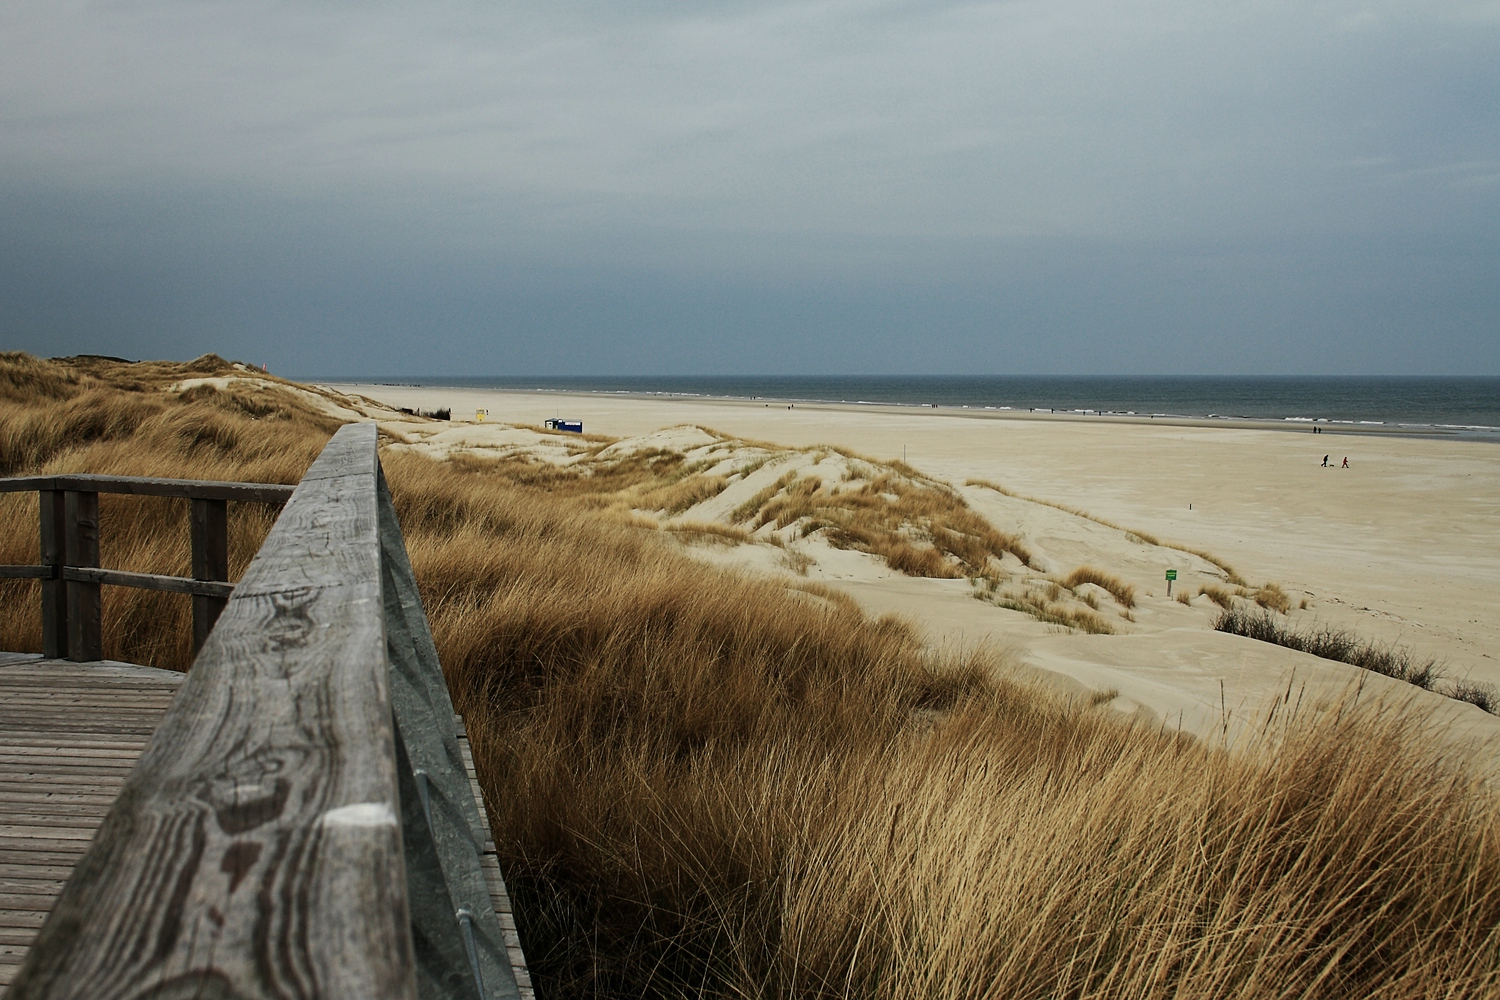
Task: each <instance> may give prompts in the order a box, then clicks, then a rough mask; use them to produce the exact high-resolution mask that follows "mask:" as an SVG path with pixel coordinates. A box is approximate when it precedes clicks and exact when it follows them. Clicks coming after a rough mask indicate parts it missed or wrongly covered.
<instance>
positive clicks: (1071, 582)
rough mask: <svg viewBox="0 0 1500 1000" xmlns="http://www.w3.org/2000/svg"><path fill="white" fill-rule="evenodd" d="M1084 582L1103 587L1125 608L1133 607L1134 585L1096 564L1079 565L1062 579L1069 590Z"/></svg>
mask: <svg viewBox="0 0 1500 1000" xmlns="http://www.w3.org/2000/svg"><path fill="white" fill-rule="evenodd" d="M1085 583H1092V584H1093V585H1094V586H1096V587H1102V588H1104V589H1105V590H1107V591H1109V593H1110V595H1111V596H1112V597H1114V599H1115V600H1117V601H1119V602H1120V603H1121V604H1122V605H1124V606H1125V607H1127V608H1133V607H1135V587H1134V586H1133V585H1132V584H1129V583H1126V582H1125V581H1124V580H1122V579H1120V578H1119V577H1118V576H1116V575H1115V574H1113V573H1110V572H1106V571H1105V570H1102V569H1100V568H1099V567H1097V566H1079V567H1078V568H1077V569H1075V570H1073V572H1071V573H1069V574H1068V575H1067V577H1065V578H1064V579H1063V581H1062V585H1063V586H1064V587H1067V588H1068V589H1069V590H1074V589H1076V588H1078V587H1080V586H1082V585H1083V584H1085Z"/></svg>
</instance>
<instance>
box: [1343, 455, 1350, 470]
mask: <svg viewBox="0 0 1500 1000" xmlns="http://www.w3.org/2000/svg"><path fill="white" fill-rule="evenodd" d="M1344 468H1346V469H1347V468H1349V456H1348V455H1345V456H1344Z"/></svg>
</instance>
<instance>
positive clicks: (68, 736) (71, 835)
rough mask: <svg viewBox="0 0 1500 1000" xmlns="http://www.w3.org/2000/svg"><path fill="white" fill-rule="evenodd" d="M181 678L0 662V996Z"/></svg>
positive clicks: (127, 669)
mask: <svg viewBox="0 0 1500 1000" xmlns="http://www.w3.org/2000/svg"><path fill="white" fill-rule="evenodd" d="M183 676H184V675H182V674H179V673H175V672H173V671H170V670H157V669H156V668H154V667H137V666H134V665H132V664H128V663H116V662H113V661H109V660H106V661H103V662H95V663H73V662H71V661H69V660H43V659H42V658H41V657H39V656H36V655H27V654H20V653H0V987H3V986H8V985H9V984H10V981H11V977H12V976H13V975H14V974H15V971H16V967H17V966H18V965H20V963H21V958H22V956H23V955H25V953H26V949H27V947H28V946H30V944H31V940H32V938H34V937H35V936H36V932H37V929H38V928H40V927H41V926H42V921H43V920H44V919H46V916H47V912H48V911H49V910H51V909H52V903H53V901H54V900H55V899H57V896H58V894H59V893H60V892H62V886H63V882H64V881H65V880H66V879H67V878H68V875H69V874H70V873H71V872H72V871H73V865H74V864H75V863H77V861H78V859H79V858H81V857H83V852H84V849H85V848H87V847H88V845H89V841H90V840H91V839H92V838H93V836H94V831H95V830H96V829H98V827H99V824H100V823H101V822H102V821H103V819H104V814H105V813H106V812H108V811H109V807H110V804H111V803H113V802H114V800H115V796H116V795H118V794H119V792H120V787H121V786H122V785H124V783H125V776H126V775H127V774H129V773H130V768H131V767H132V766H134V764H135V761H136V758H137V757H139V756H140V755H141V751H142V750H144V749H145V747H146V741H147V740H148V739H150V737H151V733H152V732H153V731H155V729H156V725H157V723H158V722H160V721H161V717H162V715H163V714H164V713H165V712H166V710H167V705H169V704H170V703H171V701H172V696H173V695H175V694H176V693H177V687H178V685H180V684H181V683H182V681H183Z"/></svg>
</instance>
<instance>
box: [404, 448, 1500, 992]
mask: <svg viewBox="0 0 1500 1000" xmlns="http://www.w3.org/2000/svg"><path fill="white" fill-rule="evenodd" d="M425 463H426V460H424V459H416V458H403V459H400V460H397V459H394V458H393V459H392V460H391V462H390V463H389V465H388V472H389V475H390V478H391V482H392V485H393V489H395V490H396V492H397V495H398V506H399V507H400V510H401V516H402V521H403V525H405V527H406V530H407V535H408V540H409V544H410V545H411V547H412V553H413V559H414V562H415V564H416V566H417V572H418V576H419V578H420V579H421V580H422V586H423V589H424V593H425V595H426V601H427V605H428V608H429V613H430V616H431V619H432V622H433V627H434V631H435V634H436V636H437V638H438V644H439V648H440V649H442V650H443V655H444V662H445V667H446V669H447V671H448V673H449V677H450V682H451V684H452V687H453V689H454V691H455V693H456V694H457V696H458V698H459V700H460V706H461V709H462V710H463V711H464V713H465V715H466V718H468V719H469V720H470V725H471V728H472V729H473V731H474V737H475V741H476V746H478V748H479V750H480V758H481V766H482V768H483V771H484V774H485V780H486V784H487V786H488V787H490V788H492V789H494V790H495V791H496V792H497V793H500V794H496V795H495V796H493V797H492V799H491V803H490V804H491V808H492V810H493V811H494V812H495V814H496V815H495V819H496V829H497V830H499V831H502V833H501V834H500V837H501V839H502V840H503V841H504V843H502V845H501V847H502V851H503V852H505V854H506V872H507V876H508V878H509V879H510V881H511V883H512V885H513V887H514V888H515V890H516V893H517V901H518V909H519V910H520V912H521V913H522V917H523V921H524V928H523V929H524V934H525V941H526V944H527V947H528V954H529V956H530V959H531V961H532V962H533V967H534V968H535V969H536V971H537V973H538V975H539V977H540V981H541V982H542V983H543V984H544V988H546V989H548V990H549V991H550V992H552V993H556V994H557V995H564V996H616V995H620V996H623V995H632V996H635V995H653V996H688V995H693V996H734V997H743V996H788V997H790V996H797V997H825V996H861V997H907V996H931V997H978V996H1021V997H1027V996H1035V997H1042V996H1068V997H1152V996H1227V995H1234V996H1252V997H1258V996H1267V997H1270V996H1275V997H1313V996H1340V997H1373V996H1387V997H1407V996H1413V997H1415V996H1426V995H1437V994H1440V993H1441V994H1444V995H1451V994H1470V995H1476V996H1478V995H1484V993H1485V992H1486V991H1487V990H1488V989H1490V988H1491V987H1492V986H1494V985H1495V970H1496V968H1500V965H1497V940H1496V931H1495V927H1496V921H1497V919H1500V883H1495V882H1494V881H1493V879H1494V877H1495V876H1497V875H1500V853H1497V850H1496V848H1497V846H1500V841H1497V840H1495V838H1494V833H1495V832H1496V829H1495V822H1496V817H1495V815H1494V813H1493V808H1494V803H1493V802H1492V800H1491V799H1490V798H1489V797H1488V795H1487V793H1484V792H1483V791H1481V789H1480V786H1479V785H1478V783H1476V782H1475V781H1473V780H1471V778H1470V777H1468V776H1467V775H1466V774H1465V772H1464V770H1463V769H1462V766H1461V764H1460V762H1459V761H1456V760H1454V759H1451V758H1448V759H1444V758H1443V757H1442V756H1441V755H1439V754H1437V753H1435V752H1434V753H1427V752H1426V751H1424V750H1423V749H1422V747H1423V746H1424V745H1427V743H1426V740H1425V739H1424V737H1423V734H1422V733H1420V732H1419V731H1417V730H1415V729H1414V728H1413V725H1412V724H1411V723H1410V722H1409V721H1408V722H1404V721H1402V719H1400V718H1399V717H1396V716H1389V715H1387V716H1382V715H1381V711H1380V709H1379V707H1378V706H1363V707H1353V706H1350V705H1347V704H1346V705H1343V706H1338V707H1335V708H1334V709H1332V710H1330V711H1328V712H1326V713H1312V712H1304V713H1303V714H1302V716H1301V717H1300V718H1297V719H1295V720H1293V719H1290V716H1291V715H1292V714H1293V713H1292V712H1291V710H1290V709H1289V708H1288V707H1286V706H1282V707H1281V712H1280V713H1279V715H1278V717H1277V718H1276V719H1275V720H1274V721H1273V722H1272V723H1271V724H1269V725H1268V727H1267V730H1266V735H1265V736H1264V737H1263V741H1262V742H1260V743H1258V744H1257V745H1256V746H1255V747H1254V748H1248V747H1247V748H1243V749H1240V750H1238V751H1227V750H1224V749H1218V748H1213V747H1208V746H1204V745H1202V744H1198V743H1195V742H1193V741H1191V740H1188V739H1186V738H1181V737H1177V736H1174V735H1172V734H1163V733H1160V732H1157V731H1153V730H1142V729H1139V728H1132V727H1131V726H1130V725H1129V724H1127V723H1124V722H1122V721H1120V720H1119V719H1118V718H1116V717H1114V716H1111V715H1109V714H1101V712H1100V711H1099V710H1098V709H1093V710H1090V709H1089V708H1088V707H1087V705H1086V704H1072V703H1065V702H1060V701H1057V700H1055V699H1052V698H1049V697H1048V696H1046V695H1042V694H1039V693H1038V692H1035V691H1030V690H1027V689H1024V688H1021V687H1018V686H1015V685H1012V684H1008V683H1005V682H1003V681H997V680H996V679H995V675H994V672H993V668H994V666H995V665H994V664H993V663H992V662H988V661H986V660H985V659H984V658H983V657H977V658H975V657H971V658H969V659H967V660H965V661H959V662H947V663H941V662H935V661H933V660H932V659H930V658H929V657H928V656H927V655H926V654H924V653H923V652H922V651H921V649H920V647H919V645H918V644H917V643H916V642H915V641H914V640H913V637H912V636H911V635H910V634H909V633H908V632H906V631H905V630H904V629H902V628H901V627H900V626H898V625H896V624H894V623H889V622H887V623H869V622H866V621H864V620H862V619H861V618H860V617H859V616H858V614H856V613H853V612H851V611H849V610H847V608H846V607H839V606H821V605H808V604H806V602H803V601H797V600H794V599H791V597H790V595H788V594H787V593H786V592H785V591H784V590H782V589H781V588H777V587H774V586H771V585H769V584H766V583H753V582H749V581H746V580H740V579H736V578H733V577H725V576H723V575H721V574H718V573H716V572H714V571H711V570H708V569H707V568H705V567H699V566H697V565H692V566H687V565H684V564H682V563H681V561H680V560H678V559H677V558H675V557H673V556H672V555H671V553H670V552H669V551H667V550H663V549H660V548H659V547H656V546H653V545H652V544H651V540H652V535H653V533H651V532H642V531H639V530H631V529H628V528H627V527H625V526H623V525H619V524H616V523H613V522H609V521H595V522H589V521H587V520H582V519H579V518H577V517H576V516H573V515H571V514H570V512H569V511H567V510H566V509H561V508H559V507H558V506H557V505H555V504H543V503H537V502H536V499H535V498H534V497H531V496H527V495H525V494H517V493H514V492H506V491H503V490H497V489H496V487H495V484H494V483H493V482H490V481H486V480H484V479H483V478H481V477H473V478H469V479H464V478H460V477H459V474H458V473H456V472H451V471H449V472H443V471H439V470H436V469H433V468H431V467H429V466H428V465H427V464H425ZM455 498H460V499H455ZM455 504H457V506H455ZM496 542H499V543H500V544H495V543H496ZM487 543H488V544H487ZM1291 700H1293V701H1295V700H1296V695H1295V693H1292V694H1291ZM1455 914H1462V915H1463V916H1461V917H1460V918H1459V919H1456V920H1455V919H1454V915H1455Z"/></svg>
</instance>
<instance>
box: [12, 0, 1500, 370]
mask: <svg viewBox="0 0 1500 1000" xmlns="http://www.w3.org/2000/svg"><path fill="white" fill-rule="evenodd" d="M1497 56H1500V8H1497V7H1495V5H1494V4H1493V3H1488V4H1485V3H1448V2H1435V3H1431V4H1426V5H1422V6H1421V7H1419V8H1416V7H1412V6H1410V5H1397V4H1394V3H1387V4H1384V5H1380V4H1376V5H1360V4H1357V3H1344V2H1334V3H1326V4H1319V5H1307V4H1294V3H1290V2H1283V3H1255V2H1251V3H1248V4H1243V5H1235V6H1233V7H1232V9H1231V8H1229V7H1225V6H1224V5H1220V6H1219V7H1212V6H1208V7H1205V6H1204V5H1202V4H1194V3H1188V2H1185V0H1162V2H1149V0H1129V2H1126V3H1105V2H1102V0H1088V2H1082V0H1072V2H1070V0H1062V2H1048V3H1042V2H1035V3H1026V2H1011V3H964V4H933V3H924V4H921V5H916V4H909V3H869V2H843V3H797V4H785V3H783V4H772V3H739V4H731V3H725V4H716V5H685V4H671V3H658V4H648V5H645V6H634V7H632V8H631V9H629V10H628V11H627V10H626V9H625V8H624V7H622V6H621V5H617V4H607V5H606V4H598V5H592V4H585V3H578V4H555V3H549V4H535V5H528V4H525V3H517V4H508V5H496V4H483V5H481V4H472V5H459V4H452V5H441V6H433V5H425V6H423V7H421V8H420V9H418V8H411V7H408V6H405V5H401V6H398V5H388V6H380V5H345V4H341V3H332V2H325V3H299V4H291V3H287V4H278V3H233V4H230V3H204V2H180V3H178V2H171V3H168V2H157V3H150V2H142V3H134V4H128V5H127V4H119V5H115V4H110V5H102V4H78V3H73V4H69V3H57V2H51V3H39V2H37V3H33V2H30V0H23V2H19V3H16V4H12V5H11V7H10V8H8V12H7V31H6V32H5V33H4V34H3V35H0V92H3V93H4V95H5V100H4V101H3V102H0V135H3V136H4V141H3V142H0V226H3V231H4V233H5V239H4V240H3V241H0V268H3V270H0V325H3V331H0V332H3V334H4V339H5V341H6V342H7V343H8V344H9V345H10V346H15V347H22V348H25V349H28V350H34V351H41V352H45V353H71V352H73V351H100V352H106V353H112V354H135V355H141V356H160V355H174V356H181V355H187V354H194V353H198V352H199V351H201V350H208V349H214V350H219V351H220V352H222V353H228V354H233V355H235V356H238V357H243V358H246V359H247V360H255V361H266V362H268V363H270V364H271V365H272V366H273V367H274V368H279V369H280V370H283V371H289V372H303V373H314V372H321V373H335V372H353V371H359V372H365V373H371V374H376V373H382V372H391V373H394V372H406V373H417V372H422V373H443V372H448V373H464V374H473V373H476V372H494V373H506V372H535V373H544V372H545V373H559V372H580V373H584V372H608V371H630V372H689V371H693V372H711V371H733V372H791V371H798V370H810V371H894V372H904V371H926V372H958V371H992V372H1007V371H1031V372H1036V371H1048V372H1110V371H1120V372H1132V371H1133V372H1241V371H1243V372H1301V371H1329V372H1351V373H1359V372H1417V371H1422V372H1459V373H1483V372H1489V373H1494V372H1500V337H1497V336H1496V332H1497V320H1500V293H1497V291H1496V289H1497V288H1500V235H1497V234H1500V225H1497V223H1500V132H1497V131H1496V130H1495V129H1494V127H1493V121H1494V112H1495V108H1496V103H1497V102H1496V97H1497V91H1500V84H1497V79H1496V76H1495V74H1494V72H1493V67H1494V66H1495V65H1496V63H1497Z"/></svg>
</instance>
